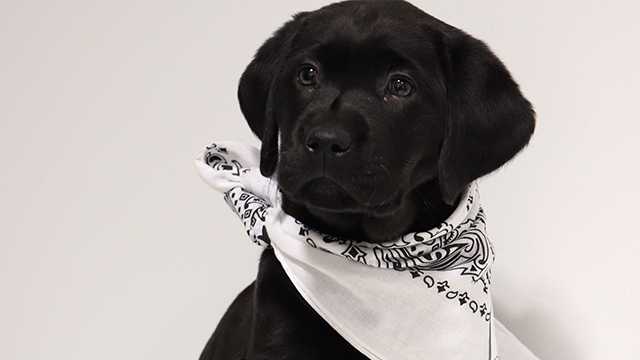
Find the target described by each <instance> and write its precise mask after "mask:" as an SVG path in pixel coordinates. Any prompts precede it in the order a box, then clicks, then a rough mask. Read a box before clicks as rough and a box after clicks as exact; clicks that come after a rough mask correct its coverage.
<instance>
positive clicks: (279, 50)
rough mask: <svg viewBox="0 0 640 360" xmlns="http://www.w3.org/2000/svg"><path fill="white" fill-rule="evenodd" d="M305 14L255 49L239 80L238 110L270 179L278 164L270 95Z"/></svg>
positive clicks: (276, 130) (276, 133) (296, 17)
mask: <svg viewBox="0 0 640 360" xmlns="http://www.w3.org/2000/svg"><path fill="white" fill-rule="evenodd" d="M305 14H306V13H299V14H296V15H294V16H293V19H291V20H289V21H288V22H287V23H285V24H284V25H283V26H282V27H281V28H280V29H278V30H277V31H276V32H275V33H274V34H273V36H271V38H269V39H268V40H267V41H265V43H264V44H262V46H261V47H260V48H259V49H258V51H257V52H256V55H255V56H254V58H253V61H251V63H250V64H249V66H247V69H246V70H245V71H244V73H243V74H242V77H241V78H240V85H239V86H238V100H239V102H240V110H242V114H243V115H244V117H245V119H246V120H247V122H248V123H249V127H250V128H251V131H253V133H254V134H256V136H258V138H260V140H261V141H262V147H261V149H260V172H261V173H262V174H263V175H264V176H267V177H269V176H271V175H272V174H273V173H274V172H275V170H276V166H277V164H278V121H277V119H276V118H275V114H274V100H273V97H274V96H273V92H274V88H275V86H276V82H277V81H276V79H277V78H278V75H279V74H280V71H281V69H282V65H283V63H284V60H285V57H286V56H287V54H288V53H289V49H290V47H291V42H292V40H293V38H294V36H295V34H296V33H297V30H298V28H299V25H300V23H301V21H302V18H303V17H304V15H305Z"/></svg>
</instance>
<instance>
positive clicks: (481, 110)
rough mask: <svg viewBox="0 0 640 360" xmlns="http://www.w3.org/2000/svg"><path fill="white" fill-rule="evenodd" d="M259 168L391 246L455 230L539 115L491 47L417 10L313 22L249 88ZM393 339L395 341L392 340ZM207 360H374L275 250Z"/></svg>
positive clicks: (267, 51)
mask: <svg viewBox="0 0 640 360" xmlns="http://www.w3.org/2000/svg"><path fill="white" fill-rule="evenodd" d="M238 96H239V100H240V106H241V108H242V112H243V114H244V116H245V118H246V119H247V122H248V123H249V126H250V127H251V130H252V131H253V132H254V133H255V134H256V135H257V136H258V137H259V138H260V139H261V140H262V148H261V164H260V169H261V172H262V173H263V175H265V176H272V175H273V174H274V173H277V175H276V176H277V179H278V182H279V185H280V188H281V191H282V195H283V208H284V211H285V212H287V213H288V214H290V215H292V216H294V217H296V218H298V219H300V220H302V221H303V222H304V223H306V224H307V225H309V226H311V227H313V228H316V229H317V230H320V231H322V232H324V233H328V234H333V235H337V236H343V237H347V238H351V239H356V240H362V241H368V242H382V241H385V240H390V239H393V238H394V237H397V236H399V235H401V234H403V233H406V232H410V231H419V230H428V229H430V228H432V227H434V226H435V225H437V224H439V223H440V222H442V221H443V220H445V219H446V218H447V217H448V216H449V215H450V214H451V212H452V211H453V209H454V208H455V205H456V204H457V201H458V198H459V196H460V194H461V192H462V191H463V190H464V189H465V188H466V187H467V186H468V185H469V183H470V182H472V181H473V180H475V179H477V178H478V177H481V176H483V175H485V174H487V173H489V172H491V171H493V170H495V169H497V168H498V167H500V166H501V165H503V164H504V163H505V162H506V161H508V160H509V159H511V158H512V157H513V156H514V155H515V154H516V153H517V152H518V151H520V150H521V149H522V148H523V147H524V146H525V145H526V144H527V143H528V141H529V138H530V137H531V135H532V133H533V129H534V124H535V120H534V113H533V110H532V108H531V104H530V103H529V102H528V101H527V100H526V99H525V98H524V97H523V96H522V94H521V93H520V90H519V89H518V85H517V84H516V83H515V82H514V80H513V79H512V78H511V76H510V74H509V72H508V71H507V69H506V68H505V66H504V65H503V64H502V63H501V62H500V60H498V58H496V56H495V55H494V54H493V53H492V52H491V51H490V50H489V49H488V48H487V46H486V45H485V44H484V43H482V42H481V41H479V40H477V39H475V38H473V37H471V36H469V35H468V34H466V33H464V32H462V31H461V30H458V29H456V28H454V27H452V26H450V25H447V24H445V23H443V22H441V21H439V20H437V19H435V18H433V17H432V16H430V15H428V14H426V13H424V12H423V11H421V10H419V9H418V8H416V7H414V6H412V5H411V4H409V3H407V2H404V1H384V0H382V1H346V2H341V3H336V4H332V5H329V6H326V7H324V8H321V9H319V10H317V11H313V12H306V13H300V14H297V15H295V16H294V17H293V19H292V20H291V21H289V22H288V23H286V24H285V25H284V26H283V27H282V28H281V29H279V30H278V31H277V32H276V33H275V34H274V35H273V36H272V37H271V38H270V39H269V40H267V41H266V42H265V43H264V45H262V47H261V48H260V49H259V50H258V52H257V54H256V56H255V58H254V60H253V61H252V62H251V63H250V64H249V66H248V67H247V69H246V71H245V72H244V74H243V75H242V78H241V80H240V86H239V91H238ZM389 336H394V334H389ZM201 359H203V360H205V359H207V360H210V359H216V360H217V359H225V360H233V359H250V360H254V359H365V357H364V356H363V355H362V354H360V353H358V351H356V350H355V349H354V348H353V347H352V346H351V345H350V344H348V343H347V342H346V341H345V340H344V339H342V338H341V337H340V335H338V334H337V333H336V332H335V331H334V330H333V329H332V328H331V327H330V326H329V325H328V324H327V323H326V322H325V321H324V320H323V319H322V318H321V317H320V316H318V315H317V314H316V313H315V311H314V310H312V309H311V308H310V307H309V306H308V305H307V304H306V303H305V301H304V300H303V299H302V297H301V296H300V295H299V294H298V292H297V291H296V289H295V288H294V287H293V285H292V284H291V283H290V281H289V279H288V278H287V276H286V274H285V273H284V271H283V270H282V268H281V266H280V264H279V263H278V261H277V260H276V259H275V257H274V255H273V252H272V251H271V250H265V251H264V253H263V255H262V257H261V261H260V267H259V272H258V276H257V279H256V281H255V282H254V283H253V284H251V285H250V286H249V287H248V288H247V289H245V290H244V291H243V292H242V293H241V294H240V295H239V296H238V297H237V299H236V300H235V301H234V302H233V304H232V305H231V306H230V308H229V309H228V311H227V313H226V314H225V315H224V317H223V319H222V320H221V322H220V324H219V325H218V328H217V329H216V330H215V332H214V333H213V336H212V337H211V339H210V340H209V342H208V343H207V345H206V347H205V349H204V351H203V353H202V355H201Z"/></svg>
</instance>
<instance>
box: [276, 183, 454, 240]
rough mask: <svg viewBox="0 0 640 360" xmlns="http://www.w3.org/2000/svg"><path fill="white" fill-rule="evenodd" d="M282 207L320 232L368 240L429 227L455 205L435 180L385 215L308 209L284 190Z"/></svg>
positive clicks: (418, 189)
mask: <svg viewBox="0 0 640 360" xmlns="http://www.w3.org/2000/svg"><path fill="white" fill-rule="evenodd" d="M282 207H283V210H284V211H285V212H286V213H287V214H289V215H291V216H293V217H295V218H296V219H298V220H300V221H302V222H303V223H305V224H306V225H308V226H310V227H312V228H314V229H316V230H318V231H320V232H323V233H325V234H328V235H332V236H338V237H345V238H349V239H354V240H357V241H366V242H370V243H381V242H384V241H388V240H392V239H394V238H397V237H399V236H401V235H402V234H405V233H407V232H416V231H426V230H429V229H432V228H434V227H436V226H437V225H439V224H440V223H441V222H443V221H444V220H446V219H447V218H448V217H449V215H451V213H452V212H453V210H454V209H455V205H454V206H451V205H447V204H446V203H445V202H444V201H442V194H441V193H440V187H439V186H438V183H437V181H435V180H434V181H429V182H427V183H425V184H423V185H421V186H419V187H417V188H415V189H413V190H412V191H411V192H409V193H408V194H407V195H406V196H405V200H404V201H403V205H402V206H401V207H400V208H399V209H398V210H397V211H396V212H394V213H393V214H391V215H387V216H384V217H375V216H371V215H369V214H365V213H362V214H360V213H340V212H330V211H323V210H318V209H311V208H308V207H306V206H304V205H303V204H300V203H297V202H295V201H294V200H292V199H290V198H288V197H286V196H284V194H283V203H282Z"/></svg>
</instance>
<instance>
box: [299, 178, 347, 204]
mask: <svg viewBox="0 0 640 360" xmlns="http://www.w3.org/2000/svg"><path fill="white" fill-rule="evenodd" d="M295 197H296V198H298V199H299V200H301V201H302V202H303V203H304V204H305V205H307V206H309V207H314V208H318V209H322V210H328V211H348V210H350V209H353V208H354V207H355V206H356V205H357V202H356V200H355V199H354V198H353V197H352V196H351V195H349V193H348V192H347V191H346V190H345V189H344V188H343V187H342V186H340V185H339V184H338V183H337V182H335V181H333V180H332V179H330V178H328V177H319V178H316V179H313V180H311V181H309V182H307V183H306V184H304V185H303V186H302V187H301V188H300V190H299V191H298V192H297V194H296V196H295Z"/></svg>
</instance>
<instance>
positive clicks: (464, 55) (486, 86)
mask: <svg viewBox="0 0 640 360" xmlns="http://www.w3.org/2000/svg"><path fill="white" fill-rule="evenodd" d="M442 45H443V50H444V51H445V56H444V61H443V63H444V68H445V76H446V80H447V81H446V83H447V98H448V113H449V117H448V121H447V122H446V125H445V128H446V131H445V138H444V142H443V145H442V149H441V153H440V159H439V163H438V180H439V182H440V188H441V191H442V194H443V200H444V201H445V202H447V203H448V204H453V203H454V202H455V201H456V199H457V198H458V196H459V195H460V193H461V192H462V191H463V190H464V189H465V187H466V186H467V185H468V184H469V183H470V182H472V181H473V180H475V179H477V178H479V177H481V176H483V175H485V174H488V173H490V172H491V171H493V170H495V169H497V168H499V167H500V166H502V165H503V164H504V163H505V162H507V161H508V160H509V159H511V158H512V157H513V156H515V155H516V153H518V152H519V151H520V150H521V149H522V148H523V147H524V146H525V145H527V143H528V142H529V138H530V137H531V135H532V134H533V129H534V126H535V113H534V111H533V109H532V107H531V103H529V101H527V99H525V98H524V96H522V93H521V92H520V89H519V88H518V84H516V82H515V81H514V80H513V79H512V78H511V75H510V74H509V71H508V70H507V69H506V67H505V66H504V64H502V62H501V61H500V60H499V59H498V58H497V57H496V56H495V55H494V54H493V53H492V52H491V50H489V48H488V47H487V46H486V45H485V44H484V43H483V42H481V41H480V40H477V39H475V38H473V37H471V36H469V35H467V34H465V33H463V32H461V31H455V32H449V33H448V34H446V35H445V36H444V40H443V44H442Z"/></svg>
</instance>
